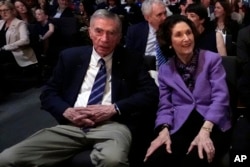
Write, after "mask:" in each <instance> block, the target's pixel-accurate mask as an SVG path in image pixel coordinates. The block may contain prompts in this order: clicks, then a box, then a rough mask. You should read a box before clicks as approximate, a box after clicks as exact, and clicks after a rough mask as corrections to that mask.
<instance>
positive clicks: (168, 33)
mask: <svg viewBox="0 0 250 167" xmlns="http://www.w3.org/2000/svg"><path fill="white" fill-rule="evenodd" d="M157 39H158V41H159V44H160V47H161V49H162V52H163V53H164V55H167V56H168V58H169V60H168V62H167V63H166V64H164V65H162V66H161V68H160V69H159V75H158V80H159V90H160V102H159V105H158V107H159V108H158V112H157V118H156V121H155V128H156V129H155V130H156V132H157V134H156V135H157V137H156V138H155V139H154V140H153V141H152V142H151V145H150V147H149V148H148V151H147V154H146V156H145V163H146V164H145V165H146V166H147V167H154V166H157V167H166V166H168V167H171V166H178V167H179V166H180V167H184V166H197V167H198V166H199V167H207V166H218V162H219V161H220V159H221V157H222V156H223V155H224V154H225V153H226V152H227V151H228V150H229V145H230V140H228V138H229V137H230V129H231V118H230V113H229V92H228V88H227V84H226V80H225V77H226V73H225V70H224V68H223V66H222V63H221V62H222V59H221V57H220V55H219V54H217V53H214V52H210V51H206V50H201V49H199V48H197V47H196V46H197V41H196V39H197V32H196V27H195V26H194V24H193V23H192V21H191V20H189V19H188V18H187V17H185V16H182V15H175V16H170V17H168V19H166V20H165V22H164V23H163V24H161V26H160V28H159V29H158V31H157ZM201 92H202V94H201Z"/></svg>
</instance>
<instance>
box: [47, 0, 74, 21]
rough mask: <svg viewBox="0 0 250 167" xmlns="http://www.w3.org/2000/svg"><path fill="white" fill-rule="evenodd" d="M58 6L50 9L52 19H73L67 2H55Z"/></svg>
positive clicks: (58, 0)
mask: <svg viewBox="0 0 250 167" xmlns="http://www.w3.org/2000/svg"><path fill="white" fill-rule="evenodd" d="M57 2H58V5H57V6H55V7H53V8H52V11H51V16H52V17H53V18H63V17H74V14H73V11H72V9H71V8H70V7H69V4H70V3H69V0H57Z"/></svg>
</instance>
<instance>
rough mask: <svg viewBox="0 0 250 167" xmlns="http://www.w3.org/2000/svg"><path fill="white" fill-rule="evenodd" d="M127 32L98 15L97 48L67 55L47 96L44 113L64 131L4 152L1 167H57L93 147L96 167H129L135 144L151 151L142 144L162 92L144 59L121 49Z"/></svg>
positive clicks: (112, 18) (115, 20)
mask: <svg viewBox="0 0 250 167" xmlns="http://www.w3.org/2000/svg"><path fill="white" fill-rule="evenodd" d="M121 31H122V30H121V22H120V19H119V17H118V16H117V15H116V14H113V13H110V12H108V11H107V10H97V11H96V12H95V13H94V14H93V15H92V17H91V20H90V27H89V36H90V38H91V40H92V43H93V46H84V47H77V48H71V49H67V50H64V51H63V52H62V53H61V55H60V58H59V61H58V64H57V66H56V68H55V71H54V73H53V76H52V78H51V79H50V80H49V82H48V83H47V84H46V85H45V87H44V89H43V92H42V94H41V103H42V107H43V108H44V109H45V110H47V111H48V112H50V113H51V114H52V115H53V116H54V117H55V118H56V119H57V120H58V122H59V123H60V124H61V125H58V126H55V127H52V128H48V129H43V130H41V131H39V132H37V133H36V134H34V135H32V136H31V137H29V138H27V139H26V140H24V141H22V142H20V143H19V144H17V145H14V146H13V147H11V148H9V149H6V150H5V151H3V152H2V153H1V154H0V166H4V167H10V166H20V165H21V166H22V167H25V166H27V167H28V166H29V167H30V166H53V165H56V164H58V163H59V162H61V161H63V160H66V159H68V158H70V157H72V156H74V155H75V154H77V153H79V152H81V151H83V149H84V148H86V146H91V148H92V149H93V150H92V152H91V154H90V158H91V162H92V164H93V165H94V166H97V167H104V166H105V167H128V166H129V160H128V154H129V151H130V147H131V145H132V146H133V145H134V144H133V142H136V141H137V144H139V146H140V148H143V149H144V150H146V146H145V145H142V144H141V143H145V141H144V140H146V141H149V140H147V138H149V136H150V135H148V133H149V132H148V131H151V130H152V131H153V124H154V121H153V120H152V121H151V122H149V119H151V118H153V119H154V115H155V110H156V109H157V104H158V95H159V92H158V88H157V86H156V85H155V83H154V80H153V79H152V78H151V77H150V76H149V74H148V72H147V70H145V68H144V67H143V65H142V64H141V57H142V56H139V55H136V54H132V53H129V52H128V51H126V50H125V49H124V48H122V47H120V46H119V45H118V44H119V41H120V38H121ZM147 118H148V119H147ZM151 128H152V129H151ZM132 140H133V142H132ZM146 144H149V143H146ZM131 149H132V150H133V147H132V148H131ZM132 150H131V152H134V151H135V152H134V153H138V152H136V150H139V151H140V149H138V148H137V149H134V151H132ZM143 153H145V152H142V153H141V154H140V158H141V159H142V158H143V157H141V156H143ZM137 158H138V155H137ZM140 158H139V159H140Z"/></svg>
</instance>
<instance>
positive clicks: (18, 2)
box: [14, 0, 36, 24]
mask: <svg viewBox="0 0 250 167" xmlns="http://www.w3.org/2000/svg"><path fill="white" fill-rule="evenodd" d="M14 6H15V9H16V12H17V13H16V14H17V18H18V19H20V20H23V21H25V22H26V23H27V24H34V23H35V21H36V20H35V17H34V15H33V12H32V10H31V8H30V7H29V6H28V4H27V3H26V2H25V1H23V0H15V2H14Z"/></svg>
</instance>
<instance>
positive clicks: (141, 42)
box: [126, 21, 149, 55]
mask: <svg viewBox="0 0 250 167" xmlns="http://www.w3.org/2000/svg"><path fill="white" fill-rule="evenodd" d="M148 33H149V26H148V22H146V21H145V22H141V23H138V24H135V25H132V26H130V27H129V28H128V31H127V35H126V47H127V48H128V49H130V50H136V51H138V52H139V53H140V54H142V55H144V54H145V50H146V46H147V40H148Z"/></svg>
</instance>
